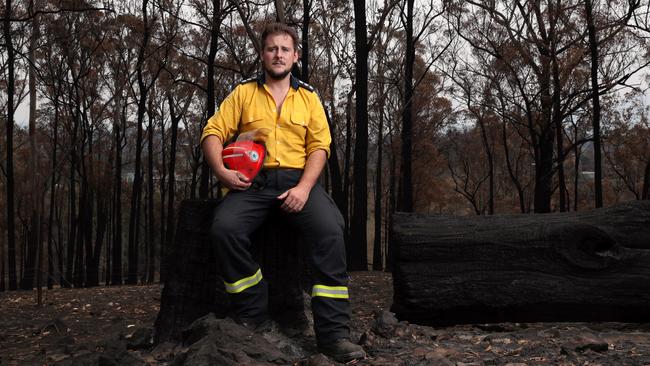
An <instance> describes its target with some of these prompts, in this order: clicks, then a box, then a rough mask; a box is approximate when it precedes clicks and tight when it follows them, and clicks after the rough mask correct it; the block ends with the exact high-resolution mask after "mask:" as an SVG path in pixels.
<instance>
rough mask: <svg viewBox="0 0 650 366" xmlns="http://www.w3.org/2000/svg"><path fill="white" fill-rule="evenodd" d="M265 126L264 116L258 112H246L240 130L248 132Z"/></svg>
mask: <svg viewBox="0 0 650 366" xmlns="http://www.w3.org/2000/svg"><path fill="white" fill-rule="evenodd" d="M262 127H264V116H263V115H261V114H257V113H244V114H242V117H241V123H240V124H239V132H248V131H252V130H256V129H258V128H262Z"/></svg>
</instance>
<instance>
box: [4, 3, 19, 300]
mask: <svg viewBox="0 0 650 366" xmlns="http://www.w3.org/2000/svg"><path fill="white" fill-rule="evenodd" d="M11 7H12V4H11V0H6V3H5V15H4V16H5V19H4V27H3V30H4V39H5V45H6V48H7V73H8V75H7V121H6V133H7V136H6V138H7V146H6V148H7V160H6V167H5V169H6V174H7V182H6V189H7V197H6V202H7V248H8V250H7V256H8V258H7V259H8V264H9V268H8V270H9V290H15V289H16V288H17V287H18V281H17V278H16V216H15V207H14V206H15V198H14V196H15V194H14V191H15V184H14V140H13V139H14V112H15V111H14V93H15V75H14V63H15V62H16V57H15V51H14V48H13V47H14V46H13V41H12V35H11V21H10V19H11Z"/></svg>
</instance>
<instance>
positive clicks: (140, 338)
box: [126, 328, 153, 350]
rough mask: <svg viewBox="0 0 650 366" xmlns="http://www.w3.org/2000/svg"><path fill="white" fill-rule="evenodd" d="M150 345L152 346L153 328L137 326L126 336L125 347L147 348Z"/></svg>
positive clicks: (134, 348)
mask: <svg viewBox="0 0 650 366" xmlns="http://www.w3.org/2000/svg"><path fill="white" fill-rule="evenodd" d="M151 346H153V329H151V328H138V329H136V330H135V332H133V334H131V335H130V336H128V337H127V342H126V348H127V349H131V350H136V349H147V348H151Z"/></svg>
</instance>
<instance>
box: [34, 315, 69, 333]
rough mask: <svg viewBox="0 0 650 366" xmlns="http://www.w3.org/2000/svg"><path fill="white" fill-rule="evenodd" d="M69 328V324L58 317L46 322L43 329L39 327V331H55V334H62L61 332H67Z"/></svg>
mask: <svg viewBox="0 0 650 366" xmlns="http://www.w3.org/2000/svg"><path fill="white" fill-rule="evenodd" d="M68 330H69V328H68V326H67V325H66V324H65V323H64V322H63V320H61V319H59V318H56V319H54V320H52V321H51V322H49V323H47V324H45V325H44V326H43V327H41V329H39V333H41V334H43V333H47V332H49V333H55V334H61V333H67V332H68Z"/></svg>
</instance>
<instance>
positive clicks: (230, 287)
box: [223, 269, 262, 294]
mask: <svg viewBox="0 0 650 366" xmlns="http://www.w3.org/2000/svg"><path fill="white" fill-rule="evenodd" d="M261 280H262V269H258V270H257V272H255V274H254V275H252V276H250V277H246V278H242V279H241V280H239V281H237V282H234V283H228V282H226V281H223V283H224V284H225V285H226V292H228V293H230V294H237V293H240V292H242V291H244V290H246V289H247V288H249V287H251V286H255V285H257V284H258V283H260V281H261Z"/></svg>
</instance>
